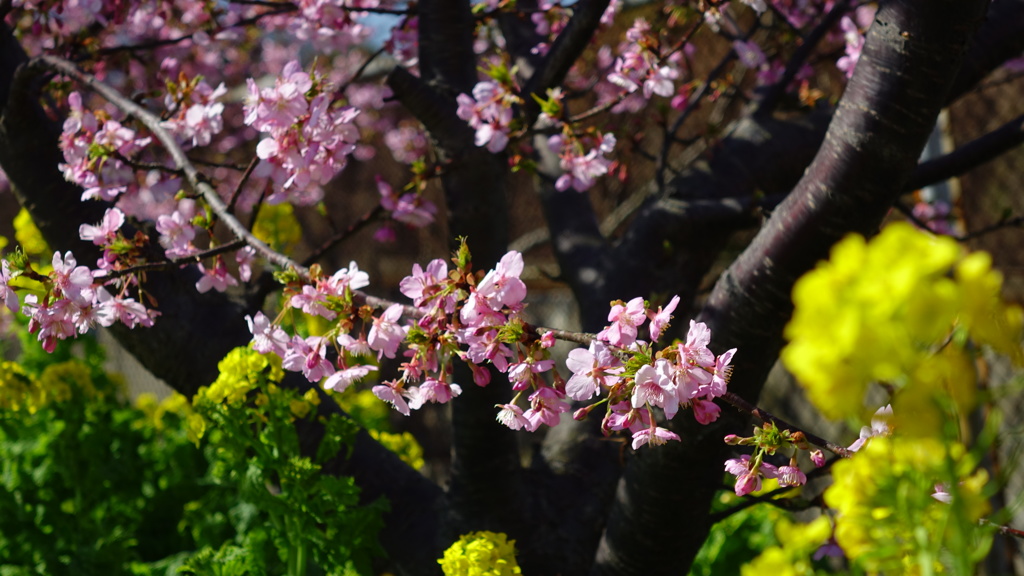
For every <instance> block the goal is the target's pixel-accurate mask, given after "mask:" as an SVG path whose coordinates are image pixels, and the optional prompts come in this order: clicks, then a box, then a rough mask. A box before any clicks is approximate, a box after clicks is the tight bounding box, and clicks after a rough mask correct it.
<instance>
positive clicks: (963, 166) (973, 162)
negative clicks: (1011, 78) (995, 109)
mask: <svg viewBox="0 0 1024 576" xmlns="http://www.w3.org/2000/svg"><path fill="white" fill-rule="evenodd" d="M1022 143H1024V115H1022V116H1018V117H1016V118H1014V119H1013V120H1010V121H1009V122H1007V123H1006V124H1003V125H1002V126H1000V127H999V128H996V129H995V130H993V131H991V132H989V133H988V134H985V135H984V136H980V137H978V138H976V139H974V140H971V141H970V142H968V143H967V144H964V145H963V146H960V147H959V148H957V149H956V150H953V151H952V152H950V153H949V154H945V155H943V156H940V157H938V158H934V159H932V160H928V161H926V162H922V163H921V164H919V165H918V166H917V168H916V169H915V170H914V172H913V174H911V175H910V180H909V181H908V182H907V185H906V186H905V187H904V190H907V191H913V190H918V189H921V188H924V187H925V186H928V185H931V184H935V183H937V182H942V181H943V180H948V179H950V178H953V177H955V176H959V175H961V174H964V173H966V172H969V171H970V170H973V169H974V168H977V167H978V166H981V165H982V164H984V163H986V162H990V161H992V160H994V159H995V158H997V157H998V156H999V155H1001V154H1004V153H1006V152H1009V151H1010V150H1013V149H1014V148H1016V147H1017V146H1020V145H1021V144H1022Z"/></svg>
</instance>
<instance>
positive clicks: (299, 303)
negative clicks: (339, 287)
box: [288, 284, 338, 320]
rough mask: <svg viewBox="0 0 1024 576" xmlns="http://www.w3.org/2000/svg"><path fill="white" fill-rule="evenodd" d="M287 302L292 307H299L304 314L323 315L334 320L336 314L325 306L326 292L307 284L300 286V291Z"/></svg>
mask: <svg viewBox="0 0 1024 576" xmlns="http://www.w3.org/2000/svg"><path fill="white" fill-rule="evenodd" d="M288 304H289V305H290V306H291V307H292V308H301V309H302V311H303V312H305V313H306V314H310V315H313V316H323V317H324V318H326V319H328V320H334V319H335V318H336V317H337V316H338V314H337V313H336V312H334V311H333V310H330V309H328V308H327V304H328V302H327V294H325V293H323V292H321V291H320V290H318V289H317V288H315V287H313V286H310V285H308V284H307V285H305V286H303V287H302V292H300V293H298V294H293V295H292V297H291V298H290V299H289V300H288Z"/></svg>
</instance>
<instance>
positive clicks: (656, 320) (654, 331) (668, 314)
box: [647, 295, 679, 341]
mask: <svg viewBox="0 0 1024 576" xmlns="http://www.w3.org/2000/svg"><path fill="white" fill-rule="evenodd" d="M678 305H679V296H678V295H676V296H673V297H672V299H671V300H669V302H668V304H666V305H665V307H664V308H662V307H661V306H659V307H658V311H657V312H656V313H653V314H652V313H650V312H648V313H647V315H648V317H650V319H651V325H650V326H648V329H649V330H650V332H651V340H653V341H657V340H658V338H660V337H661V333H662V331H664V330H665V328H666V327H667V326H668V324H669V322H671V320H672V313H673V312H675V310H676V306H678Z"/></svg>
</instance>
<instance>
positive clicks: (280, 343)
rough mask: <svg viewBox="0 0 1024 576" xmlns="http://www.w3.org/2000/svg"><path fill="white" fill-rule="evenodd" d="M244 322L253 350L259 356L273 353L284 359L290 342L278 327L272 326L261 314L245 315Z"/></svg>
mask: <svg viewBox="0 0 1024 576" xmlns="http://www.w3.org/2000/svg"><path fill="white" fill-rule="evenodd" d="M245 321H246V323H247V324H249V332H251V333H252V343H253V350H255V351H257V352H259V353H260V354H266V353H268V352H273V353H274V354H277V355H278V356H280V357H282V358H284V356H285V354H286V352H287V351H288V345H289V344H290V343H291V340H290V339H289V338H288V334H287V333H285V331H284V330H282V329H281V327H280V326H277V325H276V324H272V323H271V322H270V319H269V318H267V317H266V316H264V315H263V312H257V313H256V316H255V317H250V316H248V315H246V317H245Z"/></svg>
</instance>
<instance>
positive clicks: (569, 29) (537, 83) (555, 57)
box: [523, 0, 609, 126]
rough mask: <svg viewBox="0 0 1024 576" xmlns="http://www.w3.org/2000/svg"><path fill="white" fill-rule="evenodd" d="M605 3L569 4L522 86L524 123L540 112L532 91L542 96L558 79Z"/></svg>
mask: <svg viewBox="0 0 1024 576" xmlns="http://www.w3.org/2000/svg"><path fill="white" fill-rule="evenodd" d="M608 4H609V0H579V2H577V3H576V4H575V5H574V6H573V14H572V17H571V18H569V22H568V23H567V24H566V25H565V28H564V29H563V30H562V32H561V33H560V34H559V35H558V38H555V41H554V42H553V43H552V44H551V48H550V49H549V50H548V53H547V55H546V56H545V57H544V61H543V62H541V64H540V67H539V68H538V69H537V70H536V71H535V72H534V73H533V76H531V77H530V80H529V81H528V82H527V83H526V86H524V87H523V100H524V104H523V115H524V116H525V119H526V122H525V123H526V125H527V126H531V125H533V122H534V121H535V120H536V119H537V115H538V114H540V105H539V104H537V102H536V101H535V100H534V99H533V97H532V95H533V94H536V95H537V96H539V97H541V98H544V97H545V94H546V92H547V90H548V88H554V87H556V86H558V85H560V84H561V83H562V80H564V79H565V75H566V74H568V73H569V69H570V68H572V65H573V64H574V63H575V62H576V60H577V59H578V58H579V57H580V54H582V53H583V50H584V49H585V48H586V47H587V45H588V44H589V43H590V40H591V38H593V36H594V32H595V31H596V30H597V27H598V26H599V25H600V24H601V16H602V15H604V11H605V10H606V9H607V8H608Z"/></svg>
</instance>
